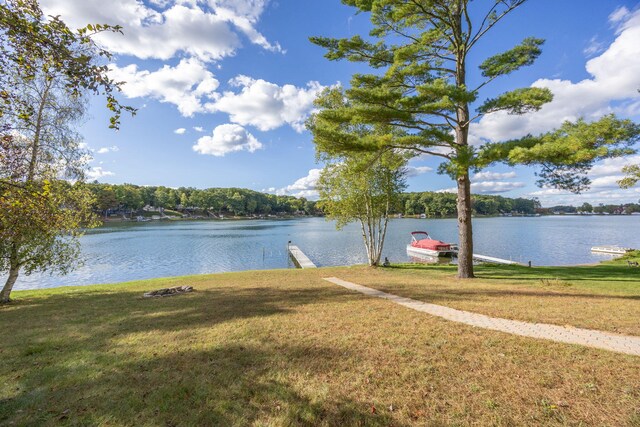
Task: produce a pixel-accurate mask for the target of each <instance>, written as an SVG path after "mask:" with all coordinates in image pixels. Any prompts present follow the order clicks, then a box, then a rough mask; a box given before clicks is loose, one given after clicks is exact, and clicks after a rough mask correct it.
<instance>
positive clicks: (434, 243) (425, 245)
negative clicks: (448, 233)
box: [411, 231, 451, 250]
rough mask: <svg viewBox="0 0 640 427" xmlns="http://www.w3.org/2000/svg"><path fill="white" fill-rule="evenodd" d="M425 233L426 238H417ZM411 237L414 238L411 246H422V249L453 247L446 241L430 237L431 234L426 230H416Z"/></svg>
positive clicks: (447, 248) (446, 248)
mask: <svg viewBox="0 0 640 427" xmlns="http://www.w3.org/2000/svg"><path fill="white" fill-rule="evenodd" d="M418 235H424V236H426V238H424V239H417V238H416V236H418ZM411 237H412V238H413V242H411V246H413V247H414V248H422V249H431V250H449V249H451V245H450V244H448V243H445V242H443V241H441V240H434V239H431V238H430V237H429V234H428V233H427V232H426V231H414V232H412V233H411Z"/></svg>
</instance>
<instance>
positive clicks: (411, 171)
mask: <svg viewBox="0 0 640 427" xmlns="http://www.w3.org/2000/svg"><path fill="white" fill-rule="evenodd" d="M432 170H433V168H430V167H429V166H407V167H406V168H405V171H406V176H407V177H408V178H412V177H414V176H418V175H422V174H425V173H427V172H431V171H432Z"/></svg>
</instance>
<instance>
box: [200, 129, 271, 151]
mask: <svg viewBox="0 0 640 427" xmlns="http://www.w3.org/2000/svg"><path fill="white" fill-rule="evenodd" d="M260 148H262V144H261V143H260V141H258V140H257V139H256V138H255V137H254V136H253V135H251V134H250V133H249V132H247V131H246V130H245V129H244V128H243V127H242V126H239V125H236V124H225V125H220V126H217V127H216V128H215V129H214V130H213V133H212V135H210V136H209V135H208V136H203V137H202V138H200V139H198V142H197V143H196V145H194V146H193V151H196V152H198V153H200V154H209V155H212V156H216V157H222V156H224V155H225V154H228V153H233V152H235V151H248V152H250V153H253V152H254V151H256V150H259V149H260Z"/></svg>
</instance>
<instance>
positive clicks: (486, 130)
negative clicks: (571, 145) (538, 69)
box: [470, 8, 640, 144]
mask: <svg viewBox="0 0 640 427" xmlns="http://www.w3.org/2000/svg"><path fill="white" fill-rule="evenodd" d="M610 22H612V23H613V24H615V25H616V27H617V28H618V34H617V37H616V39H615V40H614V41H613V43H612V44H611V45H610V46H608V47H607V48H606V50H604V52H602V53H601V54H600V55H599V56H596V57H594V58H592V59H590V60H589V61H587V63H586V71H587V72H588V73H589V75H590V77H589V78H587V79H584V80H582V81H579V82H576V83H574V82H571V81H569V80H560V79H539V80H537V81H536V82H534V83H533V84H532V86H533V87H544V88H548V89H550V90H551V91H552V92H553V94H554V99H553V101H552V102H550V103H548V104H546V105H545V106H543V107H542V109H541V110H540V111H538V112H535V113H531V114H527V115H524V116H511V115H508V114H506V113H504V112H497V113H493V114H489V115H487V116H485V117H484V118H482V119H481V120H480V122H479V123H475V124H473V125H472V126H471V130H470V139H471V141H472V142H473V143H475V144H478V143H480V142H481V141H483V140H490V141H500V140H504V139H510V138H519V137H522V136H524V135H526V134H528V133H532V134H538V133H542V132H547V131H549V130H551V129H554V128H557V127H558V126H560V125H561V124H562V123H563V122H564V121H566V120H570V121H575V120H576V119H578V118H580V117H584V118H586V119H587V120H593V119H598V118H599V117H601V116H602V115H604V114H607V113H611V112H617V113H624V112H626V111H628V108H629V107H631V108H632V110H633V108H635V107H634V106H635V105H636V102H638V100H639V99H640V94H638V92H637V89H638V88H639V87H640V43H638V40H640V10H637V11H635V12H629V11H628V10H627V9H626V8H621V9H618V10H616V12H614V13H613V14H612V15H611V18H610ZM618 104H622V106H620V105H618ZM621 108H622V109H621Z"/></svg>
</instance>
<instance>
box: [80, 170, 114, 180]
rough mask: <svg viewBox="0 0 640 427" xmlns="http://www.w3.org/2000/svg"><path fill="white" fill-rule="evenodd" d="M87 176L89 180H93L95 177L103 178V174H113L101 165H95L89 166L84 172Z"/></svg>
mask: <svg viewBox="0 0 640 427" xmlns="http://www.w3.org/2000/svg"><path fill="white" fill-rule="evenodd" d="M86 175H87V178H88V179H89V180H90V181H93V180H95V179H100V178H104V177H105V176H113V175H115V174H114V173H113V172H111V171H108V170H104V169H103V168H102V166H95V167H92V168H90V169H89V170H88V171H87V172H86Z"/></svg>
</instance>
